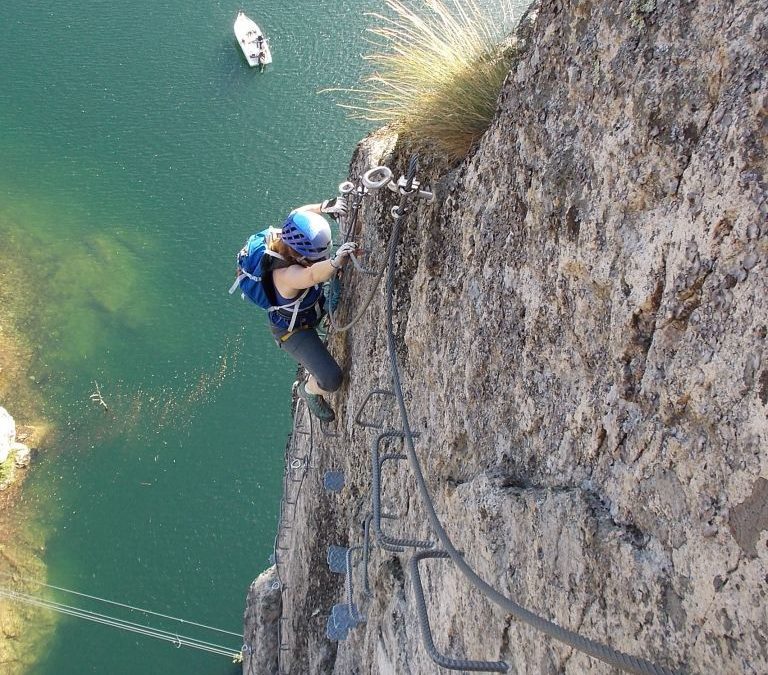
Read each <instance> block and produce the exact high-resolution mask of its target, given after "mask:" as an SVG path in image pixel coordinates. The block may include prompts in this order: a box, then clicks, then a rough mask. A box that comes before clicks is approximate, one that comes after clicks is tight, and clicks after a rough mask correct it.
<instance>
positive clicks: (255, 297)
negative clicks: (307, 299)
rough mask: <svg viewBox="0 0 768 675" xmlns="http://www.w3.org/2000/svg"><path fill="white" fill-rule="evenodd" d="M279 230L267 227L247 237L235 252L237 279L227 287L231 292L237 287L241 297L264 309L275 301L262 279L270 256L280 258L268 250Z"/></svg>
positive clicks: (269, 267) (268, 265) (267, 268)
mask: <svg viewBox="0 0 768 675" xmlns="http://www.w3.org/2000/svg"><path fill="white" fill-rule="evenodd" d="M279 231H280V230H277V229H275V228H272V227H268V228H267V229H266V230H262V231H261V232H257V233H256V234H252V235H251V236H250V237H248V241H246V242H245V246H243V248H242V249H240V253H238V254H237V279H235V283H234V284H232V288H230V289H229V292H230V294H232V293H234V292H235V291H236V290H237V289H238V288H239V289H240V292H241V293H242V294H243V297H246V298H248V299H249V300H250V301H251V302H255V303H256V304H257V305H258V306H259V307H261V308H262V309H266V310H270V309H272V308H273V307H274V305H275V302H274V296H273V294H272V293H271V289H270V292H268V291H267V289H266V288H265V287H264V286H265V284H264V282H263V281H262V279H263V277H264V275H265V274H267V273H268V272H270V271H271V266H270V257H276V258H281V256H279V255H278V254H277V253H274V252H273V251H270V250H269V242H270V241H271V239H272V237H273V236H274V235H275V233H277V232H279Z"/></svg>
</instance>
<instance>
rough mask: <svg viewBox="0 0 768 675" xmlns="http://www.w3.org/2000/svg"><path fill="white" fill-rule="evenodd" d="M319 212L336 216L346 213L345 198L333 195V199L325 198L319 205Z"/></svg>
mask: <svg viewBox="0 0 768 675" xmlns="http://www.w3.org/2000/svg"><path fill="white" fill-rule="evenodd" d="M320 211H321V213H327V214H328V215H329V216H333V217H334V218H338V217H339V216H346V215H347V200H346V199H344V197H333V199H326V200H325V201H324V202H323V203H322V204H321V205H320Z"/></svg>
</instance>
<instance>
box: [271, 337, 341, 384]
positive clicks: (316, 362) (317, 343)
mask: <svg viewBox="0 0 768 675" xmlns="http://www.w3.org/2000/svg"><path fill="white" fill-rule="evenodd" d="M270 329H271V331H272V336H273V337H274V338H275V342H276V343H277V346H278V347H280V349H282V350H283V351H285V352H287V353H288V354H290V355H291V356H292V357H293V358H294V359H295V360H296V361H298V362H299V363H300V364H301V365H302V366H303V367H304V368H305V369H306V370H307V372H309V373H310V374H312V375H314V376H315V379H316V380H317V384H318V385H319V386H320V388H321V389H324V390H325V391H336V390H337V389H338V388H339V387H340V386H341V382H342V380H343V378H344V374H343V373H342V372H341V368H340V367H339V364H338V363H336V360H335V359H334V358H333V357H332V356H331V354H330V352H329V351H328V348H327V347H326V346H325V345H324V344H323V341H322V340H321V339H320V336H319V335H318V334H317V331H316V330H315V329H314V328H303V329H299V330H294V331H292V332H290V333H289V331H287V330H286V329H285V328H277V327H276V326H270ZM286 336H287V337H286Z"/></svg>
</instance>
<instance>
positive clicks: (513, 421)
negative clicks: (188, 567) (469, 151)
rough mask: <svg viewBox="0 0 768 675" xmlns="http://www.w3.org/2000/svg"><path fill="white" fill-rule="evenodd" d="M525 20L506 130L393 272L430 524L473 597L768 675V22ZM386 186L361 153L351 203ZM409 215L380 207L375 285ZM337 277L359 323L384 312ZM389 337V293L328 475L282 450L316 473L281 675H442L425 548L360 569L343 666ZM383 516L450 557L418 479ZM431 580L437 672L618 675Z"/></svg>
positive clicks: (574, 8) (673, 13) (572, 12)
mask: <svg viewBox="0 0 768 675" xmlns="http://www.w3.org/2000/svg"><path fill="white" fill-rule="evenodd" d="M536 10H537V16H536V17H535V20H534V21H533V23H532V25H531V26H530V28H529V32H530V39H529V43H528V46H527V48H526V49H525V51H524V52H523V53H522V54H521V56H520V58H519V61H518V62H517V63H516V64H515V65H514V67H513V69H512V71H511V73H510V76H509V77H508V80H507V82H506V84H505V86H504V88H503V91H502V94H501V97H500V103H499V111H498V115H497V119H496V120H495V122H494V123H493V125H492V127H491V129H490V130H489V131H488V132H487V133H486V135H485V136H484V138H483V140H482V142H481V143H480V145H479V147H478V148H477V149H476V151H475V152H474V153H473V155H472V156H471V157H470V158H468V159H467V160H466V161H465V162H464V163H463V164H462V165H461V166H460V167H459V168H458V169H457V170H455V171H454V172H452V173H451V174H449V175H447V176H442V177H438V176H430V175H429V167H428V166H422V172H421V174H420V177H421V178H426V179H428V180H432V181H434V182H435V188H436V191H437V196H438V199H437V200H436V202H435V203H434V204H433V205H423V204H422V205H421V206H419V208H418V209H417V210H416V212H415V213H414V214H412V215H411V216H410V219H409V220H408V221H407V225H406V228H405V232H404V234H403V237H402V239H401V241H400V242H399V244H398V248H397V260H396V264H397V273H396V278H395V284H394V296H393V297H394V308H395V322H394V328H395V333H396V336H397V355H398V360H399V365H400V370H401V379H402V383H403V388H404V390H405V394H406V406H407V409H408V413H409V418H410V424H411V427H412V428H413V430H414V431H416V432H418V433H419V436H418V439H417V442H416V446H415V449H416V454H417V455H418V458H419V460H420V463H421V465H422V467H423V470H424V474H425V476H426V481H427V486H428V488H429V491H430V493H431V495H432V498H433V500H434V504H435V507H434V508H435V511H436V513H437V515H438V517H439V518H440V520H441V522H442V523H443V525H444V526H445V528H446V530H447V532H448V535H449V536H450V538H451V539H452V541H453V543H454V545H455V547H456V548H457V549H458V550H460V551H461V552H463V554H464V558H465V560H466V562H467V563H468V564H469V565H471V567H472V568H473V569H474V570H475V571H476V572H477V573H478V574H479V575H480V576H481V577H482V578H483V579H484V580H486V581H487V582H488V583H489V584H490V585H491V586H493V587H494V588H496V589H498V590H499V591H500V592H501V593H503V594H504V595H505V596H507V597H510V598H512V599H513V600H515V601H516V602H518V603H520V604H521V605H522V606H523V607H525V608H527V609H528V610H530V611H531V612H534V613H535V614H537V615H540V616H543V617H545V618H546V619H548V620H550V621H552V622H554V623H556V624H558V625H559V626H562V627H564V628H566V629H568V630H571V631H576V632H578V633H580V634H582V635H584V636H586V637H588V638H590V639H592V640H595V641H598V642H601V643H604V644H609V645H611V646H612V647H614V648H616V649H619V650H621V651H623V652H625V653H628V654H631V655H635V656H639V657H643V658H645V659H648V660H650V661H653V662H655V663H657V664H659V665H662V666H665V667H668V668H680V669H684V670H686V671H688V672H695V673H709V672H719V673H720V672H721V673H764V672H767V671H768V644H766V635H768V613H766V609H765V608H766V606H767V603H768V600H767V599H766V591H767V590H768V576H767V575H768V546H767V544H768V507H766V503H767V501H768V453H767V452H766V447H768V446H767V442H768V437H767V436H768V420H767V418H766V411H767V408H766V406H767V405H768V364H766V358H765V355H766V335H768V288H766V275H765V268H766V263H768V194H767V193H768V190H766V182H765V176H766V170H767V169H768V166H767V165H768V160H766V138H767V137H768V86H766V85H767V82H766V79H767V78H768V23H767V18H766V17H768V2H766V1H765V0H758V1H757V2H746V1H744V0H734V1H733V2H731V1H728V2H726V1H725V0H711V1H709V2H688V1H683V0H679V1H676V2H674V1H673V2H665V3H660V2H655V1H654V0H651V1H650V2H640V1H639V0H631V1H623V2H608V1H607V0H605V1H601V2H597V1H596V2H583V1H582V2H565V1H559V0H548V1H543V2H541V4H540V5H539V6H538V7H537V8H536ZM381 160H383V161H385V162H386V163H388V164H389V165H390V166H393V167H394V166H397V167H398V168H399V170H400V171H403V170H404V168H405V160H406V156H405V155H404V154H402V153H401V152H400V151H397V150H395V151H391V148H390V147H388V146H386V144H385V143H384V141H382V140H381V139H379V138H372V139H369V140H368V141H366V142H365V143H364V144H362V145H361V147H360V149H359V151H358V154H357V155H356V157H355V159H354V161H353V167H352V168H353V175H356V173H357V172H359V171H360V170H363V169H366V168H369V167H370V166H372V165H373V164H375V163H378V162H379V161H381ZM384 192H387V191H384ZM396 199H397V197H396V196H395V195H392V194H390V193H388V192H387V193H386V194H384V193H381V194H378V195H376V196H375V197H369V198H368V199H367V200H366V202H365V205H364V209H363V223H362V229H361V232H360V235H359V238H360V241H362V242H363V246H364V248H365V249H367V250H370V251H372V252H373V254H372V256H371V258H372V259H371V260H370V264H371V266H373V267H376V266H379V265H381V264H383V262H384V260H385V256H384V249H385V247H386V242H387V238H388V236H389V233H390V231H391V228H392V220H391V218H389V216H388V211H389V209H390V208H391V207H392V206H393V205H394V204H395V203H396ZM347 276H348V278H347V279H346V287H345V289H344V305H343V311H342V316H341V318H340V320H341V321H342V322H343V321H345V320H347V319H349V318H351V317H353V316H354V315H355V314H356V313H357V312H358V311H359V309H360V308H361V307H362V304H363V301H364V299H365V297H366V296H367V295H368V293H369V292H370V290H371V288H372V284H373V281H372V280H371V279H370V278H368V277H365V278H363V277H360V276H359V275H356V276H352V275H347ZM383 322H384V295H383V293H382V292H381V290H379V291H377V292H376V294H375V296H374V302H373V304H372V306H371V308H370V309H369V310H368V311H367V312H366V313H365V314H364V316H363V318H362V320H361V321H359V322H358V323H357V324H356V325H355V326H354V327H353V328H352V329H351V330H350V331H349V332H347V333H341V334H335V335H332V337H331V340H330V345H331V348H332V350H333V352H334V353H335V354H336V355H337V357H338V358H339V360H340V362H341V363H342V364H343V365H344V367H345V368H346V370H347V372H348V374H349V377H348V381H347V384H346V385H345V387H344V388H343V389H342V390H341V391H340V392H339V393H338V394H337V395H336V396H334V397H333V399H332V402H333V404H334V406H335V408H336V411H337V415H338V418H339V422H338V429H337V431H338V434H339V435H338V436H337V437H332V436H329V435H325V434H322V433H320V430H319V429H318V428H317V425H315V429H314V431H315V433H314V434H313V435H312V437H311V438H312V443H311V446H310V436H308V435H305V434H297V435H296V436H295V437H294V439H293V443H292V444H291V446H290V447H289V453H290V455H291V458H292V460H295V459H296V458H310V459H309V462H308V466H307V469H306V471H305V472H304V473H303V474H302V475H303V482H302V484H301V485H302V487H301V492H300V494H299V495H298V497H297V499H296V500H295V501H296V504H295V506H291V507H290V509H285V510H284V511H283V522H284V523H290V524H292V525H293V527H292V529H290V530H287V529H286V530H284V531H283V536H282V538H281V540H280V541H281V542H282V545H283V547H284V550H282V551H281V552H280V555H279V556H278V565H279V569H280V575H281V578H282V579H283V580H284V582H285V585H284V587H283V589H282V602H283V625H284V626H286V628H285V629H284V630H282V631H281V640H282V644H283V650H282V651H280V660H281V668H282V672H285V673H287V672H290V673H307V672H312V673H325V672H335V673H354V672H361V673H362V672H365V673H414V674H416V673H419V674H421V673H432V672H440V669H438V667H437V666H436V665H435V664H434V663H433V662H432V660H431V659H430V657H429V655H428V654H427V651H426V650H425V648H424V646H423V645H422V641H421V633H420V629H419V626H420V624H419V614H418V608H417V603H416V601H415V597H414V593H413V576H412V574H411V571H410V569H409V566H408V561H409V559H410V557H411V555H412V549H411V548H406V549H405V551H403V552H401V553H397V552H392V551H388V550H385V549H384V548H382V547H380V546H379V547H375V548H373V549H372V550H371V552H370V562H369V565H368V568H367V574H368V578H369V583H370V590H371V596H370V597H366V596H365V595H364V594H363V584H364V582H363V573H364V570H363V566H362V564H361V562H360V557H359V555H355V556H353V562H354V567H353V570H354V572H353V576H352V581H353V600H354V603H355V605H356V606H357V608H358V609H359V610H360V611H361V612H362V614H363V615H364V618H365V622H363V623H359V625H357V626H356V627H353V628H351V629H350V630H349V632H348V634H347V636H346V639H342V640H340V641H338V642H332V641H329V640H328V639H327V638H326V637H325V630H326V620H327V617H328V615H329V613H330V612H331V607H332V605H334V604H337V603H343V602H344V598H345V588H344V576H343V575H340V574H335V573H332V572H331V571H329V568H328V565H327V564H326V552H327V547H328V546H329V545H344V546H353V545H357V544H359V543H360V542H361V540H362V531H361V527H360V523H361V522H362V521H363V519H364V518H365V516H366V514H368V513H369V512H370V511H371V446H372V442H373V439H374V438H375V436H376V434H377V433H378V431H376V430H374V429H371V428H367V427H364V426H361V425H360V424H358V423H356V421H355V420H356V418H357V417H358V413H359V411H360V409H361V406H362V404H363V402H364V401H365V399H366V397H367V396H368V395H369V393H370V392H371V391H372V390H374V389H377V388H383V389H390V388H391V378H390V375H389V369H388V368H389V363H388V358H387V350H386V340H385V333H384V329H383V326H384V323H383ZM390 403H391V399H390V397H388V396H374V397H373V398H372V400H371V401H370V402H369V405H368V406H367V407H366V409H365V410H364V411H363V414H362V416H361V417H362V420H363V421H370V420H378V421H381V423H382V424H383V426H384V427H385V428H386V427H391V428H394V429H401V428H402V426H401V422H400V421H399V417H398V415H397V410H396V409H395V408H394V407H392V406H391V405H389V404H390ZM377 415H378V416H379V417H378V418H377ZM298 416H299V428H300V430H302V431H306V430H307V428H308V427H307V420H306V418H305V413H304V411H302V410H300V411H299V415H298ZM402 448H403V444H402V442H401V441H400V440H399V439H397V438H395V439H392V440H390V441H387V442H385V443H383V444H382V452H402V451H403V450H402ZM329 469H336V470H341V471H343V472H344V477H345V486H344V488H343V489H342V490H341V491H340V492H338V493H328V492H326V491H325V490H324V489H323V475H324V472H325V471H327V470H329ZM293 471H294V474H295V470H293ZM300 471H302V472H303V469H301V470H300ZM289 475H291V471H289ZM288 482H289V484H291V483H290V481H288ZM381 494H382V501H383V509H384V510H385V511H387V512H389V513H392V512H397V514H398V515H399V516H400V517H399V519H397V520H393V519H385V520H383V521H382V523H383V525H382V529H385V530H386V532H387V533H389V534H391V535H392V536H395V537H407V538H411V539H414V538H415V539H429V540H432V541H436V538H435V532H433V531H432V529H431V528H430V527H429V526H428V518H427V511H426V510H425V506H424V503H423V502H422V500H421V499H420V497H419V493H418V490H417V487H416V483H415V481H414V477H413V473H412V472H411V471H410V470H409V464H408V463H407V462H405V461H398V460H396V459H393V460H392V461H389V462H387V463H386V464H385V465H384V468H383V469H382V486H381ZM372 540H375V537H372ZM420 570H421V576H422V581H423V585H424V592H425V596H426V605H427V610H428V614H429V619H430V622H431V628H432V633H433V637H434V641H435V644H436V648H437V650H438V651H439V652H441V653H443V654H446V655H448V656H451V657H457V658H473V659H490V660H497V659H503V660H504V661H506V662H507V663H508V664H509V666H510V670H511V672H519V673H549V672H552V673H555V672H566V673H582V672H601V673H602V672H606V673H607V672H612V670H613V669H612V668H611V667H609V666H607V665H605V664H604V663H602V662H601V661H599V660H595V659H593V658H591V657H588V656H586V655H584V654H583V653H581V652H579V651H577V650H574V649H572V648H570V647H567V646H565V645H563V644H562V643H561V642H558V641H557V640H553V639H551V638H548V637H544V636H543V635H542V633H540V632H538V631H536V630H535V629H533V628H531V627H529V626H528V625H526V624H525V623H523V622H521V621H519V620H517V619H515V618H513V617H512V616H511V615H509V614H508V613H507V612H505V611H504V610H503V609H502V608H501V607H499V606H498V605H496V604H494V603H492V602H491V601H489V600H488V599H487V598H486V597H485V596H484V595H482V594H481V593H480V592H478V591H477V590H476V589H475V588H474V587H473V586H472V585H471V584H470V583H469V582H468V581H467V580H466V578H465V577H464V576H463V575H462V574H461V573H460V572H459V571H458V569H457V567H456V565H454V564H453V563H452V562H451V561H446V560H425V561H423V562H422V563H421V567H420ZM261 637H262V636H261V634H260V633H251V634H249V633H246V641H248V640H251V641H253V642H257V641H258V640H259V639H261ZM248 672H251V671H248ZM252 672H271V671H270V670H269V667H268V666H265V669H264V670H259V669H258V668H255V669H254V670H253V671H252Z"/></svg>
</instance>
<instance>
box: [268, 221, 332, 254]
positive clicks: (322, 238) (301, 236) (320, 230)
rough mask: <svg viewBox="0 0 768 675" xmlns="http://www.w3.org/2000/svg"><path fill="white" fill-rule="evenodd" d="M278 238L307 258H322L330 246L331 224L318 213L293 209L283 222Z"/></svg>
mask: <svg viewBox="0 0 768 675" xmlns="http://www.w3.org/2000/svg"><path fill="white" fill-rule="evenodd" d="M280 238H281V239H282V240H283V241H284V242H285V243H286V244H288V246H290V247H291V248H292V249H293V250H294V251H296V253H298V254H299V255H301V256H303V257H305V258H307V260H322V259H323V258H327V257H328V252H329V251H330V248H331V226H330V225H329V224H328V221H327V220H326V219H325V218H323V217H322V216H321V215H320V214H319V213H314V212H312V211H294V212H293V213H291V215H289V216H288V218H287V219H286V221H285V222H284V223H283V231H282V235H281V236H280Z"/></svg>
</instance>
